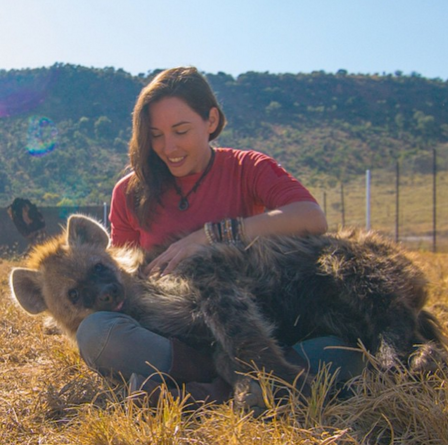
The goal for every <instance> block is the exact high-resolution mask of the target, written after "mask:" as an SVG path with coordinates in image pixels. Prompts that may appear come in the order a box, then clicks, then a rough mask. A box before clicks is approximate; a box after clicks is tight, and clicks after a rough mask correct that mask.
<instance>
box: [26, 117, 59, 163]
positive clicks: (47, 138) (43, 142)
mask: <svg viewBox="0 0 448 445" xmlns="http://www.w3.org/2000/svg"><path fill="white" fill-rule="evenodd" d="M57 139H58V129H57V127H56V125H55V124H54V122H53V121H52V120H51V119H49V118H48V117H39V116H31V117H30V118H29V119H28V140H27V145H26V148H27V150H28V153H29V154H30V155H31V156H44V155H46V154H48V153H50V152H52V151H53V150H54V149H55V148H56V146H57Z"/></svg>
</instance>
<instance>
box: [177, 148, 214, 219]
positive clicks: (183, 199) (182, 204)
mask: <svg viewBox="0 0 448 445" xmlns="http://www.w3.org/2000/svg"><path fill="white" fill-rule="evenodd" d="M210 150H211V152H212V153H211V156H210V160H209V161H208V164H207V166H206V167H205V170H204V171H203V172H202V175H201V176H200V178H199V179H198V180H197V181H196V182H195V183H194V185H193V187H192V188H191V189H190V191H189V192H188V193H187V194H185V195H184V194H183V193H182V189H181V188H180V187H179V186H178V185H177V184H176V182H174V189H175V190H176V193H177V194H178V195H179V196H180V201H179V204H178V208H179V210H182V211H184V210H187V209H188V207H190V204H189V202H188V197H189V196H190V195H191V194H192V193H196V190H197V189H198V187H199V185H200V184H201V182H202V180H203V179H204V178H205V177H206V176H207V174H208V172H209V171H210V170H211V168H212V166H213V161H214V159H215V154H216V153H215V150H213V148H210Z"/></svg>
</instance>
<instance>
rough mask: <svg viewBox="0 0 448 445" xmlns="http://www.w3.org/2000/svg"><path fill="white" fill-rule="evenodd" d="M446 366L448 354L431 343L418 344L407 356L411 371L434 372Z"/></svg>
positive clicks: (417, 372)
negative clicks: (409, 355)
mask: <svg viewBox="0 0 448 445" xmlns="http://www.w3.org/2000/svg"><path fill="white" fill-rule="evenodd" d="M447 366H448V356H447V354H446V352H445V351H442V350H441V349H440V348H438V347H437V346H435V345H434V344H432V343H427V344H425V345H422V346H419V347H418V349H417V350H416V351H415V352H414V353H413V354H412V355H411V357H410V358H409V370H410V371H411V372H412V373H415V374H419V373H428V372H431V373H433V372H436V371H437V370H438V369H440V368H445V369H446V367H447Z"/></svg>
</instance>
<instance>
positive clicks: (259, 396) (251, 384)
mask: <svg viewBox="0 0 448 445" xmlns="http://www.w3.org/2000/svg"><path fill="white" fill-rule="evenodd" d="M234 399H235V408H236V409H237V410H240V411H248V412H249V411H250V412H253V415H254V416H255V417H258V416H260V415H261V414H263V413H264V412H265V411H266V409H267V406H266V403H265V399H264V397H263V390H262V389H261V386H260V384H259V383H258V382H257V381H255V380H254V379H252V378H250V377H242V378H240V379H238V381H237V382H236V384H235V387H234Z"/></svg>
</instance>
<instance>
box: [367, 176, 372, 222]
mask: <svg viewBox="0 0 448 445" xmlns="http://www.w3.org/2000/svg"><path fill="white" fill-rule="evenodd" d="M370 227H371V224H370V170H366V230H370Z"/></svg>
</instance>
